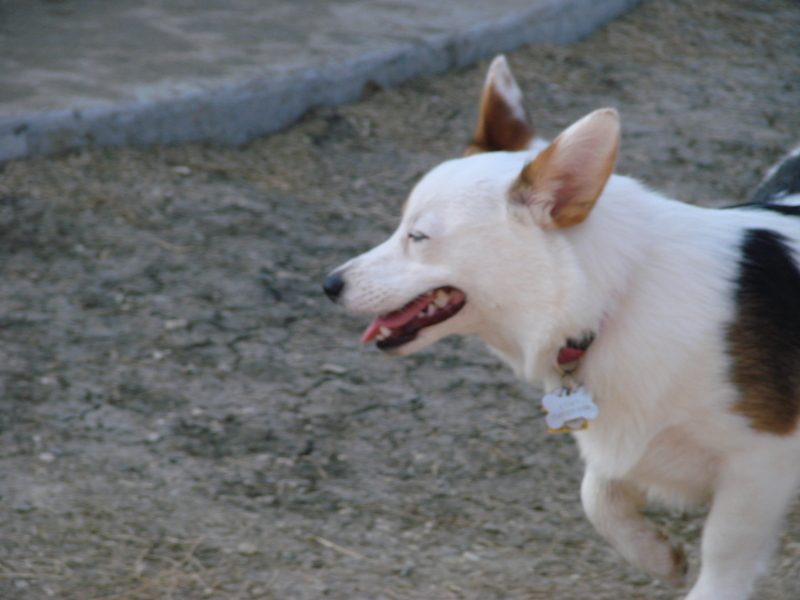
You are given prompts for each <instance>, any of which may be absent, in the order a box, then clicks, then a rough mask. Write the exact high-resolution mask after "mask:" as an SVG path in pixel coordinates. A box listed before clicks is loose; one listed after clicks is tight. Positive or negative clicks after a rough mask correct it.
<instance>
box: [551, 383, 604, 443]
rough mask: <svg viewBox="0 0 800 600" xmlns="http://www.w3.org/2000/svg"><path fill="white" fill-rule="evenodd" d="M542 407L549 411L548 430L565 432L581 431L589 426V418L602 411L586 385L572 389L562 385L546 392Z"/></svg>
mask: <svg viewBox="0 0 800 600" xmlns="http://www.w3.org/2000/svg"><path fill="white" fill-rule="evenodd" d="M542 408H544V410H545V412H547V419H546V420H547V431H548V432H550V433H564V432H568V431H580V430H581V429H586V428H587V427H588V426H589V420H590V419H594V418H595V417H597V415H598V413H599V412H600V411H599V409H598V408H597V404H595V403H594V401H593V400H592V395H591V394H590V393H589V392H588V391H586V388H584V387H582V386H581V387H578V388H575V389H574V390H573V389H570V388H568V387H562V388H560V389H558V390H556V391H554V392H550V393H549V394H545V396H544V398H542Z"/></svg>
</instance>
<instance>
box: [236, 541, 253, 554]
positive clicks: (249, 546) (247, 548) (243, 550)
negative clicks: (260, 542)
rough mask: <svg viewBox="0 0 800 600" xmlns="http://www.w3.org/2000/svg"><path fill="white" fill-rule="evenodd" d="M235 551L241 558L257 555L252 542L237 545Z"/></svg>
mask: <svg viewBox="0 0 800 600" xmlns="http://www.w3.org/2000/svg"><path fill="white" fill-rule="evenodd" d="M237 550H238V552H239V554H241V555H242V556H253V555H255V554H258V547H257V546H256V545H255V544H253V543H252V542H242V543H241V544H239V547H238V548H237Z"/></svg>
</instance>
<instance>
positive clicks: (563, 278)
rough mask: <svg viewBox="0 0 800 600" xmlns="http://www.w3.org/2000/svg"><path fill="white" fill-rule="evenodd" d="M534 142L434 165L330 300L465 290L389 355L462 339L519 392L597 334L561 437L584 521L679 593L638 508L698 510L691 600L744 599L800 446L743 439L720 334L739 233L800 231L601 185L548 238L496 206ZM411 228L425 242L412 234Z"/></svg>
mask: <svg viewBox="0 0 800 600" xmlns="http://www.w3.org/2000/svg"><path fill="white" fill-rule="evenodd" d="M545 146H546V144H545V143H543V142H542V141H541V140H536V141H534V143H533V144H532V147H531V149H530V150H528V151H522V152H511V153H509V152H492V153H487V154H479V155H475V156H471V157H468V158H462V159H457V160H452V161H448V162H445V163H443V164H442V165H440V166H439V167H437V168H435V169H434V170H433V171H431V172H430V173H429V174H428V175H427V176H426V177H425V178H424V179H423V180H422V181H421V182H420V183H419V184H418V185H417V186H416V188H415V189H414V190H413V191H412V193H411V196H410V198H409V202H408V205H407V208H406V211H405V214H404V216H403V219H402V222H401V223H400V226H399V227H398V229H397V230H396V232H395V233H394V234H393V235H392V237H391V238H389V239H388V240H387V241H386V242H384V243H383V244H381V245H380V246H378V247H376V248H374V249H373V250H371V251H369V252H367V253H365V254H363V255H361V256H359V257H357V258H355V259H353V260H351V261H350V262H348V263H347V264H345V265H344V266H343V267H342V268H340V269H339V271H338V272H339V273H340V274H341V276H342V277H343V278H344V280H345V282H346V284H345V287H344V290H343V295H342V297H341V298H340V300H341V302H342V304H343V305H344V306H345V307H346V308H347V309H349V310H351V311H355V312H360V313H372V314H375V313H387V312H390V311H392V310H395V309H397V308H399V307H400V306H402V305H404V304H405V303H406V302H408V301H409V300H410V299H412V298H413V297H415V296H417V295H419V294H421V293H424V292H426V291H428V290H430V289H434V288H436V287H439V286H444V285H449V286H455V287H457V288H459V289H460V290H462V291H463V292H464V293H465V294H466V297H467V304H466V305H465V307H464V308H463V310H462V311H461V312H460V313H458V314H457V315H456V316H454V317H452V318H451V319H449V320H446V321H444V322H442V323H440V324H438V325H434V326H432V327H429V328H426V329H424V330H422V332H421V333H420V335H419V336H418V338H417V339H415V340H414V341H412V342H410V343H408V344H406V345H405V346H402V347H400V348H399V349H398V351H397V353H400V354H408V353H411V352H414V351H416V350H418V349H420V348H422V347H424V346H426V345H428V344H430V343H432V342H434V341H436V340H438V339H440V338H442V337H444V336H446V335H450V334H453V333H459V334H461V333H477V334H478V335H480V336H481V337H482V338H483V340H484V341H485V342H486V343H487V344H489V346H491V347H492V348H493V349H494V350H495V351H496V352H497V353H498V354H500V355H501V356H502V357H503V358H504V359H505V360H506V361H507V362H508V363H509V364H510V365H511V367H512V368H513V369H514V371H515V372H516V373H517V374H518V375H519V376H521V377H523V378H525V379H527V380H531V381H542V380H552V379H553V377H554V371H553V369H552V367H551V366H552V364H553V362H554V359H555V356H556V354H557V352H558V349H559V348H560V347H561V346H563V344H564V342H565V340H566V338H567V337H570V336H574V335H576V334H577V333H580V332H582V331H586V330H592V331H595V332H597V336H596V339H595V341H594V342H593V344H592V346H591V348H590V350H589V351H588V352H587V353H586V355H585V357H584V359H583V360H582V361H581V366H580V371H579V378H580V380H581V382H582V384H583V385H584V386H585V387H586V388H588V389H589V390H591V392H592V393H593V394H594V397H595V399H596V401H597V404H598V405H599V407H600V414H599V416H598V418H597V419H595V420H594V421H592V422H591V425H590V426H589V428H588V429H587V430H585V431H581V432H578V433H575V434H574V435H575V438H576V439H577V442H578V445H579V447H580V451H581V455H582V457H583V459H584V460H585V462H586V477H585V480H584V484H583V488H582V500H583V503H584V506H585V507H586V511H587V515H588V516H589V518H590V520H591V521H592V523H594V525H595V526H596V527H597V529H598V530H599V531H600V532H601V533H602V534H603V535H604V536H606V537H607V538H608V539H609V541H610V542H611V543H612V544H614V545H615V546H616V547H617V548H618V549H619V550H620V552H621V553H622V554H623V556H625V557H626V558H628V559H629V560H631V561H633V562H635V563H637V564H639V565H640V566H642V567H643V568H645V569H646V570H648V571H649V572H651V573H653V574H654V575H656V576H657V577H660V578H663V579H666V580H670V581H672V582H675V583H680V582H681V581H682V575H683V573H682V571H681V568H680V567H681V565H680V564H677V563H676V562H675V561H676V559H675V557H676V556H680V551H679V550H678V549H677V548H675V547H673V546H672V545H671V543H670V542H669V541H668V540H667V539H666V538H665V537H664V536H663V535H662V534H660V533H659V532H658V530H657V528H656V527H655V526H654V525H653V524H652V523H650V522H649V521H648V520H646V519H645V518H644V517H643V516H642V515H641V513H640V510H639V509H640V508H641V507H642V506H643V504H644V503H645V502H646V500H647V499H658V500H661V501H663V502H667V503H669V504H671V505H678V506H683V505H687V504H691V503H695V502H702V501H711V502H712V507H711V512H710V515H709V518H708V522H707V524H706V526H705V532H704V536H703V541H702V570H701V572H700V575H699V579H698V581H697V582H696V584H695V585H694V587H693V588H692V590H691V592H690V593H689V595H688V599H689V600H744V599H746V598H748V597H749V595H750V593H751V590H752V586H753V582H754V580H755V578H756V576H757V574H758V573H759V571H760V569H761V568H762V567H763V565H764V564H765V563H766V561H767V560H768V558H769V556H770V552H771V549H772V545H773V543H774V539H775V535H776V532H777V530H778V527H779V524H780V519H781V515H782V514H783V513H784V511H785V508H786V506H787V504H788V503H789V502H790V500H791V499H792V497H793V496H794V494H795V493H796V489H797V486H798V482H800V435H798V434H797V433H795V434H793V435H791V436H785V437H780V436H776V435H772V434H769V433H763V432H758V431H756V430H754V429H753V428H752V427H751V426H750V423H749V422H748V421H747V420H746V419H745V418H744V417H742V416H740V415H738V414H735V413H734V412H732V411H731V410H730V408H731V406H732V404H734V403H735V402H736V400H737V398H738V392H737V390H736V389H735V388H734V387H733V385H732V384H731V383H730V382H729V381H728V378H727V373H728V368H729V359H728V357H727V355H726V354H725V345H726V342H725V327H726V324H728V323H730V322H731V321H732V319H733V318H734V308H735V307H734V303H733V291H732V288H733V282H734V280H735V278H736V274H737V269H738V264H739V260H740V253H739V245H740V244H741V240H742V238H743V232H744V230H745V229H748V228H756V227H760V228H767V229H772V230H775V231H779V232H782V233H783V234H785V235H786V236H787V237H788V238H790V239H793V240H797V239H798V237H800V228H798V225H797V223H798V222H800V221H799V220H798V219H792V218H787V217H783V216H781V215H777V214H773V213H770V212H767V211H755V210H745V209H741V210H725V211H717V210H710V209H704V208H698V207H696V206H690V205H686V204H682V203H679V202H676V201H672V200H669V199H666V198H664V197H663V196H661V195H659V194H657V193H655V192H653V191H650V190H649V189H647V188H645V187H644V186H643V185H641V184H640V183H638V182H637V181H634V180H632V179H629V178H627V177H622V176H617V175H613V176H611V178H610V179H609V181H608V183H607V185H606V186H605V189H604V190H603V192H602V194H601V196H600V197H599V199H598V200H597V203H596V205H595V207H594V209H593V210H592V211H591V213H590V214H589V215H588V217H587V218H586V219H585V220H584V221H583V222H582V223H579V224H577V225H575V226H572V227H568V228H566V229H556V230H546V229H543V228H542V227H539V226H537V224H536V222H535V221H536V218H533V219H526V218H523V217H521V215H520V212H521V211H524V210H526V209H525V207H521V206H520V205H516V204H514V203H512V202H510V201H509V189H510V188H511V187H512V185H513V184H514V182H515V181H516V179H517V177H518V176H519V174H520V172H521V171H522V170H523V168H524V167H525V166H526V165H527V164H529V163H530V162H531V161H532V160H533V159H534V158H535V157H536V155H537V154H538V153H539V152H540V151H541V150H542V149H543V148H544V147H545ZM532 221H534V222H532ZM410 231H415V232H418V231H419V232H422V233H424V234H425V235H427V236H429V239H426V240H424V241H419V242H417V241H414V240H412V239H411V238H409V235H408V234H409V232H410ZM794 248H795V249H796V250H797V251H800V244H797V243H796V242H795V243H794Z"/></svg>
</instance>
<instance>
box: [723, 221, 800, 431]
mask: <svg viewBox="0 0 800 600" xmlns="http://www.w3.org/2000/svg"><path fill="white" fill-rule="evenodd" d="M785 240H786V238H785V237H784V236H782V235H781V234H780V233H777V232H775V231H770V230H767V229H750V230H748V231H747V232H746V233H745V236H744V240H743V243H742V246H741V252H742V254H741V256H742V258H741V261H740V263H739V275H738V278H737V280H736V287H735V294H736V295H735V300H736V318H735V320H734V321H733V323H731V325H730V326H729V328H728V335H727V342H728V352H729V353H730V356H731V358H732V365H731V373H730V374H731V379H732V381H733V383H734V384H735V385H736V386H737V387H738V388H739V391H740V392H741V399H740V400H739V401H738V402H737V403H736V405H735V406H734V407H733V409H734V411H735V412H737V413H739V414H742V415H744V416H745V417H747V418H748V419H749V420H750V422H751V425H752V427H753V428H754V429H757V430H759V431H764V432H769V433H773V434H776V435H789V434H791V433H792V432H794V431H795V429H796V428H797V425H798V417H800V270H798V266H797V264H796V262H795V261H794V258H793V256H792V250H791V248H789V246H788V245H787V244H786V241H785Z"/></svg>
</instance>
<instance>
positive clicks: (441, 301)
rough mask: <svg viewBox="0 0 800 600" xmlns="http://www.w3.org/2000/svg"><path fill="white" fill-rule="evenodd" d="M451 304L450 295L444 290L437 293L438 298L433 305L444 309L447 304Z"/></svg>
mask: <svg viewBox="0 0 800 600" xmlns="http://www.w3.org/2000/svg"><path fill="white" fill-rule="evenodd" d="M448 302H450V294H448V293H447V292H445V291H444V290H439V291H438V292H436V298H435V299H434V300H433V303H434V304H435V305H436V306H438V307H439V308H444V307H445V306H447V303H448Z"/></svg>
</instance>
